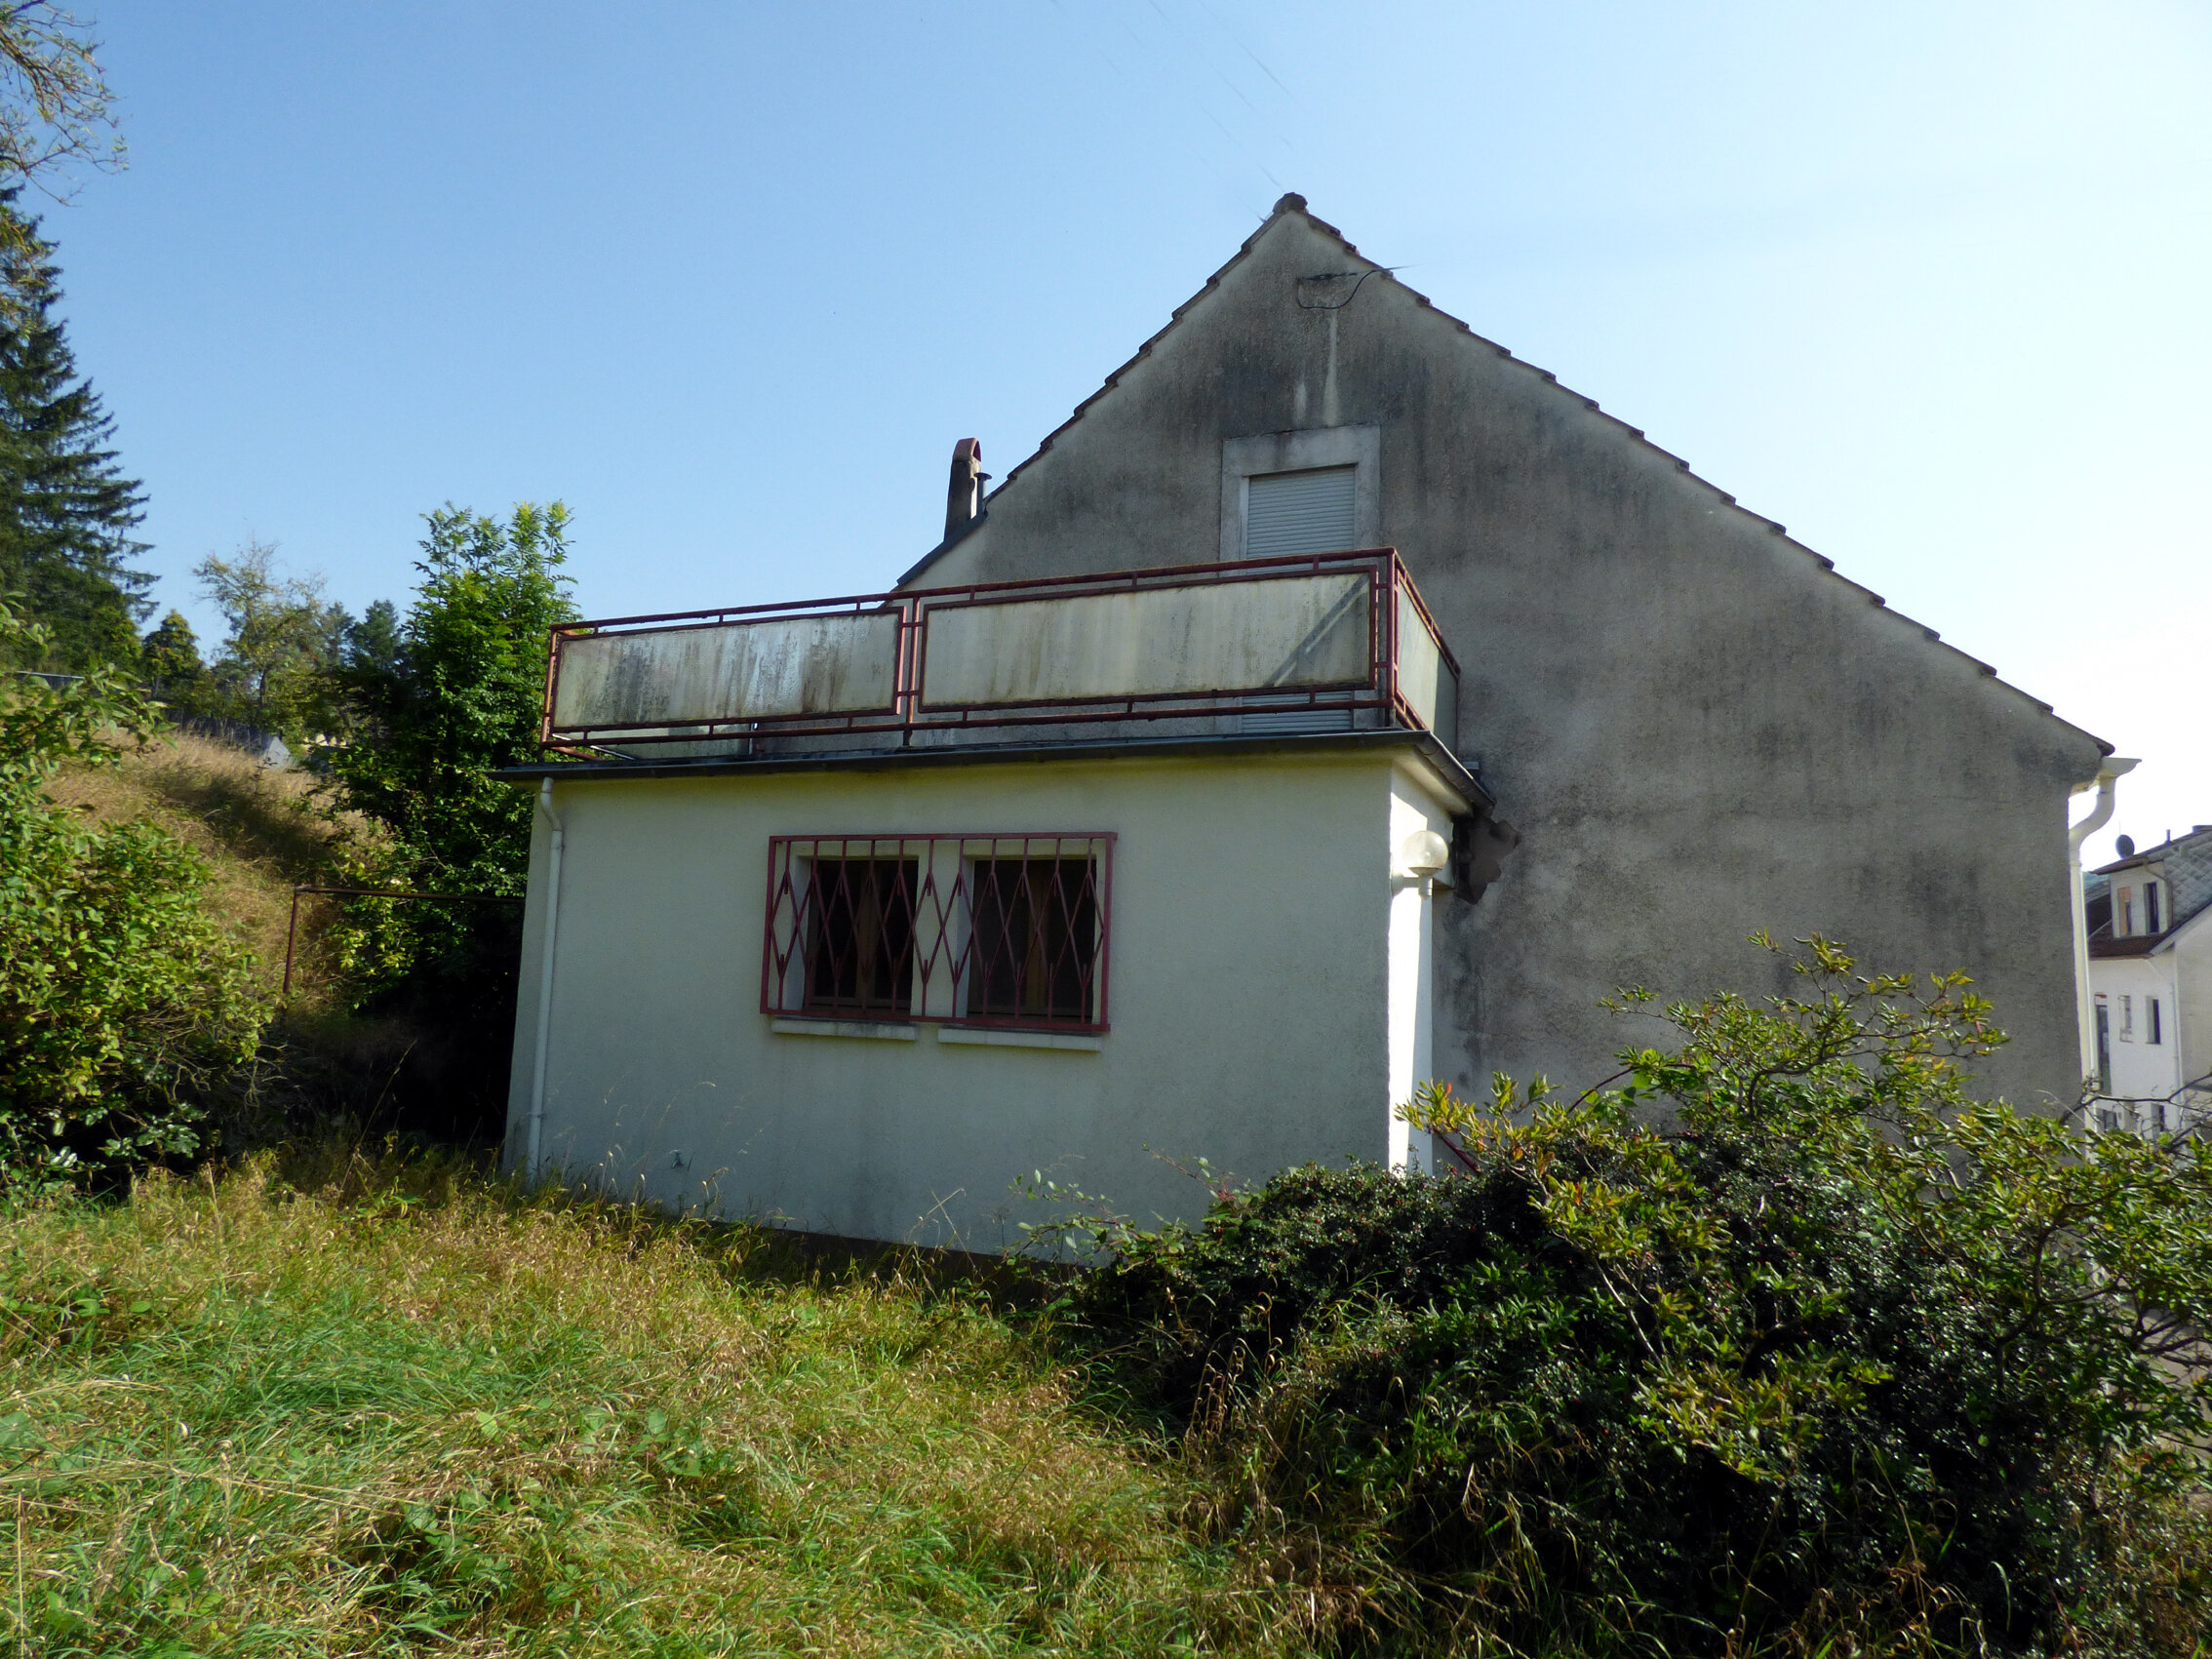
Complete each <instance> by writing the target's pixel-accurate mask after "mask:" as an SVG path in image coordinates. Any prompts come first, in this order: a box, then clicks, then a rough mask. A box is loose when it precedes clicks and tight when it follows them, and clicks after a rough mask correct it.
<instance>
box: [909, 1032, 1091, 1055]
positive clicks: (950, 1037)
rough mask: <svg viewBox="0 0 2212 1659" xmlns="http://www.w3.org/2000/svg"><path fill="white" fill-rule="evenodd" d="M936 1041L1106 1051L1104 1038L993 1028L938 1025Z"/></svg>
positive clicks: (980, 1045) (1067, 1033)
mask: <svg viewBox="0 0 2212 1659" xmlns="http://www.w3.org/2000/svg"><path fill="white" fill-rule="evenodd" d="M937 1041H938V1042H939V1043H953V1044H961V1045H969V1046H973V1047H988V1048H1071V1049H1074V1050H1076V1051H1077V1052H1079V1053H1089V1054H1095V1053H1097V1052H1098V1051H1099V1050H1100V1049H1101V1048H1103V1047H1106V1039H1105V1038H1103V1037H1093V1036H1091V1035H1090V1034H1088V1033H1087V1032H1081V1031H1003V1030H1000V1029H998V1028H996V1027H993V1026H975V1025H940V1026H938V1027H937Z"/></svg>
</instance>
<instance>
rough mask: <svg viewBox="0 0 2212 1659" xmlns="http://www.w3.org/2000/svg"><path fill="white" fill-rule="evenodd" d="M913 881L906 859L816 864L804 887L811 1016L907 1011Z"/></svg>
mask: <svg viewBox="0 0 2212 1659" xmlns="http://www.w3.org/2000/svg"><path fill="white" fill-rule="evenodd" d="M915 875H916V867H915V861H914V860H913V859H911V858H828V857H818V858H816V859H814V861H813V880H812V882H811V883H810V885H809V887H808V889H807V1007H808V1009H809V1011H810V1012H822V1013H875V1014H900V1015H903V1014H906V1013H909V1012H911V1011H912V1007H913V984H914V891H915V886H916V881H915Z"/></svg>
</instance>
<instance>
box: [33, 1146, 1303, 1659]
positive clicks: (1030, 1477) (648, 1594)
mask: <svg viewBox="0 0 2212 1659" xmlns="http://www.w3.org/2000/svg"><path fill="white" fill-rule="evenodd" d="M0 1270H4V1274H5V1279H6V1297H7V1306H6V1308H5V1310H4V1311H5V1321H6V1323H5V1335H4V1337H0V1363H4V1364H5V1366H6V1371H5V1393H6V1399H5V1400H4V1401H0V1445H4V1446H5V1447H6V1448H7V1449H6V1450H5V1451H4V1453H0V1470H4V1471H5V1473H4V1474H0V1504H4V1505H5V1506H6V1507H5V1509H0V1521H6V1522H7V1523H8V1524H9V1525H10V1529H11V1530H12V1532H13V1541H12V1563H11V1566H10V1569H9V1573H8V1577H7V1580H6V1582H5V1585H4V1587H0V1632H5V1633H6V1636H7V1637H8V1638H9V1639H11V1640H12V1641H13V1642H14V1643H15V1648H14V1650H15V1651H20V1652H23V1653H33V1652H35V1653H39V1654H42V1655H55V1656H58V1659H59V1656H61V1655H70V1654H94V1653H101V1654H105V1653H119V1652H133V1653H157V1652H158V1653H163V1654H186V1653H204V1654H217V1653H220V1654H264V1653H265V1654H277V1653H282V1654H383V1653H391V1654H399V1653H419V1652H424V1651H432V1650H435V1651H440V1652H449V1651H450V1652H454V1653H460V1654H478V1655H494V1654H496V1655H523V1654H556V1653H557V1654H562V1655H592V1654H609V1655H612V1654H622V1655H635V1654H648V1653H650V1654H667V1655H677V1654H687V1655H688V1654H709V1653H713V1654H738V1653H823V1654H831V1653H834V1654H878V1653H881V1654H902V1655H903V1654H947V1655H950V1654H963V1655H968V1654H998V1653H1012V1652H1023V1653H1068V1654H1150V1653H1162V1654H1165V1653H1201V1652H1225V1651H1237V1652H1261V1651H1285V1650H1296V1642H1295V1639H1294V1638H1291V1637H1288V1636H1286V1635H1284V1634H1282V1633H1283V1632H1284V1631H1286V1630H1288V1629H1289V1628H1290V1626H1291V1623H1292V1622H1294V1619H1295V1617H1296V1610H1295V1609H1288V1608H1275V1607H1274V1605H1273V1603H1272V1602H1271V1601H1270V1600H1268V1593H1267V1592H1266V1591H1265V1590H1264V1589H1262V1590H1259V1591H1257V1592H1255V1591H1254V1590H1252V1589H1251V1588H1249V1587H1248V1584H1247V1586H1246V1587H1245V1588H1244V1589H1240V1588H1238V1583H1239V1574H1238V1570H1237V1568H1236V1565H1235V1563H1234V1562H1233V1561H1232V1560H1229V1559H1228V1558H1227V1557H1226V1556H1225V1555H1222V1554H1219V1553H1213V1552H1209V1551H1207V1550H1206V1549H1205V1548H1203V1547H1201V1546H1199V1545H1197V1544H1195V1543H1194V1542H1193V1541H1192V1540H1191V1537H1190V1535H1189V1534H1188V1533H1186V1532H1185V1531H1184V1530H1183V1529H1182V1528H1181V1527H1180V1526H1179V1525H1178V1523H1177V1515H1178V1512H1179V1510H1180V1509H1181V1507H1182V1506H1184V1505H1185V1504H1186V1503H1187V1502H1188V1500H1189V1499H1190V1498H1191V1497H1192V1495H1193V1493H1192V1491H1191V1490H1190V1489H1189V1488H1188V1487H1187V1486H1186V1484H1185V1483H1184V1482H1185V1481H1186V1477H1183V1476H1181V1475H1179V1474H1178V1473H1177V1472H1176V1468H1175V1466H1174V1465H1173V1464H1172V1462H1170V1461H1168V1460H1166V1459H1165V1458H1163V1457H1161V1456H1159V1455H1158V1454H1157V1450H1156V1448H1155V1447H1153V1446H1152V1445H1150V1444H1148V1443H1145V1442H1142V1441H1139V1440H1135V1439H1132V1438H1130V1437H1129V1435H1128V1432H1127V1431H1126V1430H1116V1429H1112V1428H1109V1427H1107V1426H1106V1425H1104V1424H1103V1423H1102V1422H1101V1421H1099V1420H1096V1419H1094V1418H1093V1417H1092V1416H1091V1415H1090V1414H1089V1413H1088V1412H1087V1411H1086V1408H1085V1406H1084V1404H1083V1402H1082V1401H1081V1399H1080V1397H1079V1394H1078V1391H1077V1390H1076V1389H1075V1387H1074V1386H1073V1384H1072V1381H1071V1379H1070V1377H1069V1376H1068V1375H1067V1374H1065V1373H1063V1372H1062V1371H1061V1370H1060V1369H1058V1368H1057V1367H1056V1366H1055V1364H1054V1363H1052V1362H1051V1361H1050V1360H1049V1359H1048V1358H1047V1355H1046V1353H1045V1351H1044V1350H1043V1349H1042V1348H1041V1347H1039V1346H1038V1345H1037V1344H1036V1343H1035V1342H1034V1341H1032V1340H1031V1339H1030V1338H1028V1337H1026V1336H1024V1335H1022V1334H1020V1333H1019V1332H1017V1331H1016V1330H1015V1329H1013V1328H1011V1327H1009V1326H1008V1325H1007V1323H1003V1322H1002V1321H1001V1320H1000V1319H998V1318H996V1317H994V1315H993V1314H992V1313H991V1311H990V1310H989V1309H988V1307H987V1306H985V1305H984V1304H983V1303H982V1302H981V1301H980V1299H979V1298H978V1296H977V1295H976V1294H974V1293H973V1292H971V1291H969V1292H963V1291H961V1290H960V1289H958V1288H957V1287H953V1286H948V1285H943V1284H930V1283H929V1282H928V1279H927V1278H926V1277H922V1276H919V1275H917V1273H916V1272H914V1271H913V1270H912V1269H911V1268H908V1269H904V1270H898V1271H884V1270H877V1271H873V1272H870V1271H862V1270H860V1269H858V1268H854V1269H851V1270H849V1271H846V1272H843V1273H840V1274H825V1273H823V1272H822V1271H820V1270H819V1269H813V1270H805V1269H794V1268H793V1266H792V1264H791V1262H790V1260H789V1258H788V1257H787V1256H786V1255H784V1254H783V1253H782V1252H780V1251H779V1249H778V1247H777V1246H775V1245H774V1244H772V1243H771V1242H770V1237H769V1236H768V1235H764V1234H760V1233H756V1232H749V1231H743V1230H736V1231H731V1230H719V1231H708V1230H703V1229H701V1228H698V1227H696V1226H691V1225H685V1224H675V1223H669V1222H665V1221H659V1220H655V1219H653V1218H652V1217H650V1216H645V1215H641V1214H638V1213H636V1212H634V1211H630V1210H627V1209H623V1208H620V1207H614V1206H601V1205H591V1204H586V1203H578V1202H573V1201H568V1200H559V1199H552V1198H536V1199H533V1198H527V1197H524V1196H522V1195H520V1194H518V1193H517V1192H515V1191H514V1190H513V1189H511V1188H506V1187H500V1186H496V1185H493V1184H489V1183H487V1182H485V1181H483V1180H481V1179H478V1178H476V1177H474V1176H472V1175H470V1174H469V1173H468V1172H467V1171H466V1170H465V1168H463V1167H462V1166H460V1165H456V1164H453V1163H435V1162H433V1163H421V1162H416V1163H412V1164H410V1163H404V1162H401V1161H396V1160H394V1159H391V1158H389V1157H385V1158H382V1159H363V1158H359V1157H344V1156H336V1155H325V1156H318V1157H316V1158H311V1159H305V1160H302V1159H299V1158H295V1159H294V1160H293V1161H292V1162H291V1163H290V1164H289V1165H286V1164H280V1163H279V1162H277V1161H276V1160H274V1159H270V1158H264V1159H262V1160H261V1161H259V1162H257V1163H255V1164H253V1165H250V1166H248V1167H246V1168H244V1169H242V1170H240V1171H238V1172H235V1173H232V1174H230V1175H228V1176H223V1177H216V1176H213V1175H211V1176H209V1177H207V1178H204V1179H202V1180H200V1181H198V1182H196V1183H184V1182H180V1181H178V1180H174V1179H155V1180H152V1181H149V1182H147V1183H145V1184H143V1185H141V1186H140V1187H139V1188H138V1191H137V1193H136V1194H135V1195H134V1196H133V1198H132V1200H131V1202H130V1203H129V1204H128V1205H121V1206H115V1207H110V1208H105V1209H97V1208H91V1207H74V1208H47V1209H41V1210H35V1211H30V1212H25V1213H20V1214H18V1215H16V1216H14V1217H12V1218H9V1219H7V1220H6V1221H5V1222H4V1223H0ZM10 1550H11V1545H10V1543H9V1542H8V1541H7V1540H0V1553H7V1552H10ZM1278 1612H1279V1613H1281V1614H1283V1622H1282V1623H1281V1624H1271V1619H1270V1616H1269V1615H1270V1614H1271V1613H1278ZM1271 1630H1272V1631H1273V1632H1274V1634H1270V1633H1271Z"/></svg>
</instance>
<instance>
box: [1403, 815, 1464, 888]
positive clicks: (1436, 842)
mask: <svg viewBox="0 0 2212 1659" xmlns="http://www.w3.org/2000/svg"><path fill="white" fill-rule="evenodd" d="M1398 860H1399V862H1400V863H1402V864H1403V865H1404V866H1405V873H1406V874H1407V875H1409V876H1412V877H1415V878H1416V879H1418V880H1419V882H1420V884H1421V896H1422V897H1423V898H1428V897H1430V896H1431V895H1432V894H1433V893H1434V891H1435V890H1436V878H1437V872H1438V871H1439V870H1441V869H1442V868H1443V867H1444V866H1445V865H1446V864H1448V863H1450V862H1451V844H1450V843H1449V842H1447V841H1446V840H1444V838H1443V837H1442V836H1441V835H1439V834H1437V832H1436V831H1435V830H1415V831H1414V832H1413V833H1412V834H1411V835H1409V836H1407V837H1406V838H1405V839H1404V840H1403V841H1402V842H1400V843H1399V846H1398Z"/></svg>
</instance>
